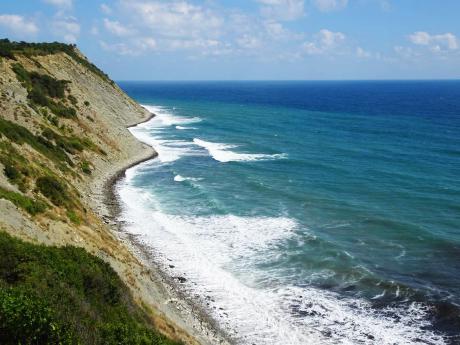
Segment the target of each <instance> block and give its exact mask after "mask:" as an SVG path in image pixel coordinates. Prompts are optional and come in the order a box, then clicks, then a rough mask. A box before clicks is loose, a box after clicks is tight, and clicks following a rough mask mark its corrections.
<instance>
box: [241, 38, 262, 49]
mask: <svg viewBox="0 0 460 345" xmlns="http://www.w3.org/2000/svg"><path fill="white" fill-rule="evenodd" d="M236 43H237V44H238V45H239V46H240V47H241V48H245V49H256V48H260V47H261V46H262V42H261V41H260V39H259V38H257V37H255V36H250V35H243V36H242V37H239V38H237V39H236Z"/></svg>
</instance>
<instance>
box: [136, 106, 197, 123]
mask: <svg viewBox="0 0 460 345" xmlns="http://www.w3.org/2000/svg"><path fill="white" fill-rule="evenodd" d="M142 106H143V107H144V108H145V109H147V110H148V111H150V112H151V113H152V114H155V115H156V117H157V118H158V120H159V121H161V122H162V124H163V125H164V126H173V125H187V124H190V123H197V122H200V121H201V118H199V117H197V116H194V117H181V116H176V115H174V114H171V113H170V112H169V111H167V109H166V108H164V107H158V106H152V105H144V104H142Z"/></svg>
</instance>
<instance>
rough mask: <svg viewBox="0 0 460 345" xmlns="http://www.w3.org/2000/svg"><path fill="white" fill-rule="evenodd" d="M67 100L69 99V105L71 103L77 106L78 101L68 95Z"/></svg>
mask: <svg viewBox="0 0 460 345" xmlns="http://www.w3.org/2000/svg"><path fill="white" fill-rule="evenodd" d="M67 98H68V99H69V101H70V103H72V104H73V105H74V106H75V105H77V103H78V101H77V99H76V98H75V97H74V96H73V95H69V96H68V97H67Z"/></svg>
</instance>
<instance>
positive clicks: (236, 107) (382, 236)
mask: <svg viewBox="0 0 460 345" xmlns="http://www.w3.org/2000/svg"><path fill="white" fill-rule="evenodd" d="M120 85H121V87H122V88H123V89H124V90H125V91H126V92H127V93H128V94H129V95H130V96H132V97H133V98H134V99H136V100H137V101H138V102H139V103H141V104H144V105H147V106H151V107H150V108H149V109H150V110H151V111H152V112H154V113H156V114H157V117H156V118H154V119H153V120H152V121H151V122H149V123H146V124H143V125H141V126H138V127H136V128H134V129H133V133H134V134H135V135H137V136H138V137H139V138H140V139H141V140H144V141H146V142H149V143H151V144H152V145H153V146H154V147H156V148H157V150H158V152H159V158H158V159H156V160H154V161H151V162H147V163H144V164H142V165H141V166H139V167H137V168H135V169H133V170H131V171H130V172H129V173H128V179H127V180H126V181H125V182H124V185H123V186H122V187H121V188H120V194H121V197H122V200H123V201H125V203H126V210H125V214H124V217H125V218H126V219H127V220H128V223H129V224H131V225H130V231H132V232H133V233H136V234H138V235H139V236H140V237H141V238H142V239H143V240H144V241H145V242H146V243H148V244H149V245H150V246H151V247H152V248H153V250H154V252H155V253H156V255H157V256H158V260H159V261H161V260H163V261H164V265H165V270H167V271H168V272H169V273H170V274H171V275H172V276H178V275H183V276H186V277H187V278H188V280H187V283H186V284H184V291H186V292H187V293H189V295H190V296H191V298H193V299H196V300H197V301H198V302H200V303H201V304H203V305H204V306H205V308H208V309H209V313H210V314H211V315H212V316H213V317H214V318H216V319H217V320H218V321H219V322H220V324H221V325H222V327H223V328H224V329H226V330H228V331H229V333H232V332H234V336H235V338H236V339H237V341H238V342H239V343H242V344H246V343H248V344H250V343H257V344H279V343H281V341H283V343H285V344H305V343H309V341H311V343H312V344H317V343H326V344H327V343H330V344H336V343H339V344H340V343H347V341H348V343H350V342H351V343H353V344H354V343H356V344H444V343H446V344H449V343H451V344H454V343H460V337H459V335H460V313H459V306H460V179H459V176H460V81H407V82H406V81H405V82H401V81H397V82H396V81H385V82H383V81H382V82H380V81H379V82H372V81H363V82H351V81H350V82H161V83H160V82H122V83H120ZM152 106H153V107H152ZM208 297H209V298H208ZM262 315H263V316H264V317H261V316H262ZM232 334H233V333H232ZM312 339H314V340H312Z"/></svg>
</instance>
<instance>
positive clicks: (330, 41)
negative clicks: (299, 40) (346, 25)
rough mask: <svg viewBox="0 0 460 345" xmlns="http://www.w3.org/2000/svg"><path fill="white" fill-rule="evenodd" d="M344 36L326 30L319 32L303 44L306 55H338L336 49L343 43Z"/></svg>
mask: <svg viewBox="0 0 460 345" xmlns="http://www.w3.org/2000/svg"><path fill="white" fill-rule="evenodd" d="M345 39H346V36H345V34H343V33H341V32H333V31H329V30H327V29H323V30H321V31H320V32H319V33H317V34H316V35H315V39H314V40H313V41H310V42H305V43H304V44H303V49H304V51H305V53H306V54H307V55H322V54H326V53H327V54H335V53H338V50H337V49H338V48H339V47H340V46H341V45H342V43H343V42H344V41H345Z"/></svg>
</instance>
